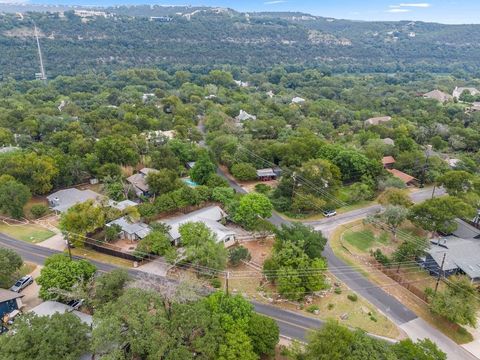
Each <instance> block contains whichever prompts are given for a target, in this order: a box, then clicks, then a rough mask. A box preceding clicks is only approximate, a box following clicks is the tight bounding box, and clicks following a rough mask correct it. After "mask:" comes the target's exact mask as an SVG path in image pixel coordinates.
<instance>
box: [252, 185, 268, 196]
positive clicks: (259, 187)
mask: <svg viewBox="0 0 480 360" xmlns="http://www.w3.org/2000/svg"><path fill="white" fill-rule="evenodd" d="M270 190H272V188H271V187H270V186H268V185H267V184H257V185H255V191H256V192H258V193H260V194H267V193H268V192H269V191H270Z"/></svg>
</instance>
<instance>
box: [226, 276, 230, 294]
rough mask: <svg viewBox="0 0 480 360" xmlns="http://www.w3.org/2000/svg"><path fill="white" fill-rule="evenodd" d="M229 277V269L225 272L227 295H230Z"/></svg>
mask: <svg viewBox="0 0 480 360" xmlns="http://www.w3.org/2000/svg"><path fill="white" fill-rule="evenodd" d="M228 279H230V271H227V273H226V274H225V291H226V293H227V296H228V295H230V291H229V288H228Z"/></svg>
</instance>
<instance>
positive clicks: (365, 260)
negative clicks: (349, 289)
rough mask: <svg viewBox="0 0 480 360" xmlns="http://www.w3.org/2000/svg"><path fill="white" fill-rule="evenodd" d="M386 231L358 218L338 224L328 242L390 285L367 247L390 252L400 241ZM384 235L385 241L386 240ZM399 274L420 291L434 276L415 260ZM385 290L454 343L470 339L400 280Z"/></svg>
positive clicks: (368, 274) (373, 277) (431, 283)
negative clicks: (433, 312) (431, 311)
mask: <svg viewBox="0 0 480 360" xmlns="http://www.w3.org/2000/svg"><path fill="white" fill-rule="evenodd" d="M404 230H405V231H407V232H409V233H410V235H418V234H416V232H415V231H414V230H413V229H412V228H408V227H407V228H405V229H404ZM385 233H386V232H385V231H383V230H380V229H376V228H373V227H372V226H368V225H367V226H364V225H363V223H362V220H358V221H354V222H351V223H350V224H347V225H345V226H343V227H340V228H338V229H337V230H336V231H335V232H334V233H333V234H332V236H331V237H330V240H329V243H330V246H331V248H332V249H333V251H334V252H335V254H336V255H337V256H338V257H339V258H341V259H342V260H344V261H345V262H346V263H348V264H349V265H352V266H355V267H356V268H358V269H359V271H360V272H361V273H362V274H364V276H366V277H368V278H369V279H370V280H371V281H373V282H375V283H377V284H379V285H389V284H391V283H392V281H394V280H392V278H390V277H388V276H387V275H386V274H384V273H383V272H382V271H380V270H379V269H376V268H374V267H373V266H372V265H369V263H371V262H372V256H371V255H370V250H374V249H376V248H380V249H381V250H382V252H384V253H385V254H390V253H392V252H393V251H394V250H395V248H396V247H397V246H398V244H399V243H400V241H398V242H397V243H396V242H393V241H392V236H391V234H389V233H386V234H387V235H384V234H385ZM385 236H387V238H386V237H385ZM385 239H386V240H388V241H385ZM399 275H400V276H401V277H402V278H403V279H404V281H405V282H406V283H409V285H410V286H414V287H416V288H417V289H420V290H421V291H423V290H424V289H425V288H427V287H430V288H432V287H434V286H435V279H434V278H433V277H432V276H430V274H429V273H428V272H426V271H424V270H423V269H421V268H420V267H419V266H415V265H414V264H412V265H409V266H404V267H401V268H400V269H399ZM444 286H445V285H444V284H443V283H440V287H439V289H440V290H441V289H442V287H444ZM384 290H385V291H386V292H388V293H389V294H390V295H392V296H394V297H396V298H397V299H399V300H400V301H401V302H402V303H403V304H405V306H407V307H408V308H409V309H411V310H412V311H413V312H415V313H416V314H417V315H418V316H419V317H421V318H423V319H424V320H425V321H427V322H429V323H430V324H431V325H433V326H434V327H436V328H437V329H439V330H440V331H442V332H443V333H444V334H445V335H447V336H448V337H450V338H451V339H452V340H454V341H455V342H456V343H458V344H465V343H468V342H470V341H472V339H473V338H472V335H471V334H470V333H469V332H468V331H467V330H466V329H464V328H462V327H461V326H458V325H456V324H452V323H451V322H449V321H447V320H446V319H444V318H441V317H438V316H434V315H432V314H431V313H430V310H429V309H428V304H427V303H425V302H424V301H423V300H422V299H420V298H419V297H417V296H416V295H414V294H413V293H412V292H411V291H409V290H407V289H406V288H405V287H403V286H401V285H400V284H399V285H398V286H388V287H385V289H384Z"/></svg>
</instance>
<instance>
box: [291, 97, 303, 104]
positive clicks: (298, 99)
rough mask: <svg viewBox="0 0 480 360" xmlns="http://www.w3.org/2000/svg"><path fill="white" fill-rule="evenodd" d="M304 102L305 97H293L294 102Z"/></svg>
mask: <svg viewBox="0 0 480 360" xmlns="http://www.w3.org/2000/svg"><path fill="white" fill-rule="evenodd" d="M303 103H305V99H304V98H301V97H298V96H295V97H294V98H293V99H292V104H297V105H300V104H303Z"/></svg>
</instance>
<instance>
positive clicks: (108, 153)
mask: <svg viewBox="0 0 480 360" xmlns="http://www.w3.org/2000/svg"><path fill="white" fill-rule="evenodd" d="M95 154H96V155H97V157H98V159H99V161H100V162H101V163H102V164H106V163H113V164H118V165H136V164H137V162H138V161H139V159H140V158H139V154H138V152H137V150H136V149H135V146H134V144H133V143H132V141H130V140H129V139H128V138H126V137H123V136H118V135H115V136H113V135H112V136H107V137H104V138H101V139H100V140H98V141H97V142H96V143H95Z"/></svg>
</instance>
